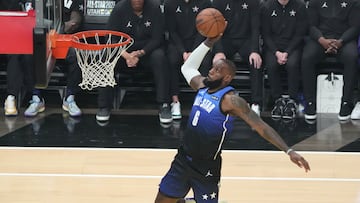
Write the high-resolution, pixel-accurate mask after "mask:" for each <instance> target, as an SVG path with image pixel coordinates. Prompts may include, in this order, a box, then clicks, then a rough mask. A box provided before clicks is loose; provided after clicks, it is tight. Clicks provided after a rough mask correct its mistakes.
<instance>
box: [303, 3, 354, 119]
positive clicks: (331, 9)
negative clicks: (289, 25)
mask: <svg viewBox="0 0 360 203" xmlns="http://www.w3.org/2000/svg"><path fill="white" fill-rule="evenodd" d="M308 16H309V23H310V28H309V29H310V30H309V32H310V39H309V40H308V41H307V42H306V45H305V47H304V51H303V55H302V60H301V69H302V79H303V88H304V89H303V90H304V97H305V100H306V102H307V105H306V107H305V119H315V118H316V64H317V63H318V62H320V61H321V60H322V59H323V58H325V57H326V56H327V55H334V56H336V58H337V60H338V61H339V62H341V63H343V65H344V73H343V75H344V86H343V95H342V99H341V108H340V112H339V115H338V118H339V120H347V119H349V118H350V114H351V111H352V109H353V90H354V87H355V86H354V85H355V82H356V77H357V75H356V72H357V59H358V55H357V49H356V39H357V37H358V36H359V30H360V25H359V24H360V20H359V19H360V7H359V1H358V0H346V1H338V0H311V1H310V2H309V6H308Z"/></svg>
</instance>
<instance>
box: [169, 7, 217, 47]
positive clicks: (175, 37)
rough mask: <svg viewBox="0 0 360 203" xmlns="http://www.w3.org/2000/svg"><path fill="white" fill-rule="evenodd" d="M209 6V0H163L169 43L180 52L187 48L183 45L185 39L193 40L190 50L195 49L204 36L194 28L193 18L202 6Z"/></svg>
mask: <svg viewBox="0 0 360 203" xmlns="http://www.w3.org/2000/svg"><path fill="white" fill-rule="evenodd" d="M208 7H211V1H210V0H190V1H189V2H188V3H186V2H185V1H184V0H167V1H165V6H164V8H165V21H166V29H167V30H168V31H169V37H170V41H171V43H174V44H175V45H176V48H177V49H178V50H179V52H180V53H183V52H185V51H190V50H187V49H189V48H186V47H185V41H193V46H192V47H191V48H190V49H191V50H193V49H195V48H196V47H197V46H198V45H199V44H200V43H201V42H202V41H203V40H204V37H203V36H201V35H200V34H199V32H198V31H197V30H196V25H195V19H196V16H197V14H198V13H199V12H200V11H201V10H203V9H204V8H208Z"/></svg>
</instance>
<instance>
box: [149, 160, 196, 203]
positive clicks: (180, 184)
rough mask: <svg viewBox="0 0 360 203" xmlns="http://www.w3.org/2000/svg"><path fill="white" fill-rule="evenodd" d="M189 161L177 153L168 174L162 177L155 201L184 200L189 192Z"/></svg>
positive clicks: (172, 202) (171, 202)
mask: <svg viewBox="0 0 360 203" xmlns="http://www.w3.org/2000/svg"><path fill="white" fill-rule="evenodd" d="M186 167H187V163H186V162H185V161H184V159H183V158H182V157H181V156H180V155H179V154H177V155H176V156H175V159H174V161H173V162H172V163H171V167H170V169H169V171H168V172H167V173H166V175H165V176H164V177H163V178H162V179H161V182H160V184H159V191H158V194H157V195H156V199H155V203H176V202H183V197H185V195H186V194H187V193H188V192H189V190H190V185H189V182H188V177H189V176H188V174H187V172H188V169H187V168H186Z"/></svg>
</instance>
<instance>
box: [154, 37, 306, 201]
mask: <svg viewBox="0 0 360 203" xmlns="http://www.w3.org/2000/svg"><path fill="white" fill-rule="evenodd" d="M219 38H220V37H217V38H207V39H206V40H205V41H204V43H202V44H200V45H199V46H198V47H197V48H196V49H195V50H194V51H193V52H192V54H191V55H190V57H189V58H188V60H186V62H185V63H184V65H183V66H182V68H181V71H182V73H183V75H184V77H185V79H186V81H187V82H188V83H189V84H190V86H191V87H192V88H193V89H195V90H197V91H198V92H197V95H196V97H195V101H194V103H193V107H192V110H191V112H190V115H189V121H188V124H187V129H186V132H185V134H184V137H183V141H182V144H181V146H180V147H179V149H178V153H177V155H176V156H175V159H174V161H173V162H172V164H171V168H170V170H169V171H168V172H167V174H166V175H165V176H164V177H163V179H162V180H161V183H160V186H159V192H158V194H157V197H156V200H155V202H156V203H176V202H178V201H179V202H181V201H183V200H182V199H181V198H183V197H185V195H186V194H187V193H188V192H189V190H190V188H192V190H193V191H194V198H195V201H196V202H197V203H201V202H207V203H210V202H213V203H215V202H218V195H219V194H218V192H219V188H218V185H219V180H220V170H221V149H222V144H223V142H224V141H225V140H226V137H227V136H228V135H229V134H230V133H231V131H232V128H233V124H232V122H233V120H234V117H235V116H237V117H240V118H241V119H243V120H244V121H245V122H246V123H248V124H249V125H250V127H251V128H253V129H255V130H256V131H257V132H258V133H259V134H260V135H261V136H262V137H263V138H265V139H266V140H268V141H269V142H270V143H272V144H273V145H275V146H276V147H277V148H279V149H280V150H282V151H284V152H286V154H288V155H289V157H290V160H291V161H292V162H294V163H295V164H296V165H298V166H299V167H301V168H304V169H305V171H306V172H307V171H309V170H310V166H309V164H308V162H307V161H306V160H305V159H304V158H303V157H302V156H300V155H299V154H298V153H296V152H295V151H294V150H292V149H291V148H289V147H288V146H287V144H286V143H285V142H284V141H283V140H282V138H281V137H280V136H279V135H278V133H276V132H275V130H274V129H272V128H271V127H270V126H268V125H267V124H266V123H265V122H264V121H262V120H261V118H260V117H259V116H258V115H257V114H256V113H255V112H254V111H252V110H251V109H250V108H249V106H248V104H247V102H246V101H245V100H244V99H243V98H241V97H239V96H238V95H236V94H235V92H234V88H233V87H231V86H229V83H230V82H231V80H232V79H233V78H234V76H235V65H234V64H233V63H232V62H231V61H230V60H227V59H219V60H217V61H216V62H215V63H214V65H213V67H212V68H211V70H210V71H209V73H208V76H207V77H203V76H201V75H200V72H199V71H198V68H199V66H200V64H201V61H202V59H203V58H204V56H205V55H206V53H207V52H208V51H209V49H210V48H211V47H212V46H213V44H214V42H215V41H217V40H218V39H219Z"/></svg>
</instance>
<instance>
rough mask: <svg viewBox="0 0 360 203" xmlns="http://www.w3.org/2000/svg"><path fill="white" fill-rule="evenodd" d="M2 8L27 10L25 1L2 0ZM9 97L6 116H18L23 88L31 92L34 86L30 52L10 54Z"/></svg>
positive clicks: (8, 72)
mask: <svg viewBox="0 0 360 203" xmlns="http://www.w3.org/2000/svg"><path fill="white" fill-rule="evenodd" d="M0 8H1V10H9V11H26V10H25V5H24V3H23V2H18V1H0ZM29 9H30V8H29ZM7 62H8V63H7V67H6V73H7V97H6V99H5V103H4V111H5V116H17V115H18V109H17V104H16V101H17V100H20V99H21V98H17V96H18V95H19V93H20V91H21V89H22V88H23V90H24V91H25V92H29V91H30V90H31V88H30V89H29V87H33V86H34V78H33V77H32V75H33V74H32V73H33V66H32V64H33V57H32V55H28V54H13V55H8V60H7Z"/></svg>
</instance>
